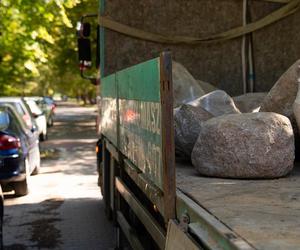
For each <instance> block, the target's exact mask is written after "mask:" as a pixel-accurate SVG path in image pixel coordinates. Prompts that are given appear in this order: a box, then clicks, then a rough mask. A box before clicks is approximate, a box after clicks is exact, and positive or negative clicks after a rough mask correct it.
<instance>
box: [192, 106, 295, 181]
mask: <svg viewBox="0 0 300 250" xmlns="http://www.w3.org/2000/svg"><path fill="white" fill-rule="evenodd" d="M294 158H295V152H294V135H293V130H292V127H291V123H290V121H289V119H288V118H287V117H284V116H282V115H279V114H275V113H260V112H259V113H246V114H234V115H224V116H220V117H216V118H212V119H210V120H208V121H206V122H204V123H203V124H202V126H201V131H200V134H199V137H198V139H197V142H196V143H195V146H194V149H193V152H192V163H193V165H194V166H195V168H196V170H197V171H198V172H199V173H200V174H203V175H207V176H215V177H229V178H276V177H281V176H284V175H286V174H288V173H289V172H290V171H291V170H292V168H293V163H294Z"/></svg>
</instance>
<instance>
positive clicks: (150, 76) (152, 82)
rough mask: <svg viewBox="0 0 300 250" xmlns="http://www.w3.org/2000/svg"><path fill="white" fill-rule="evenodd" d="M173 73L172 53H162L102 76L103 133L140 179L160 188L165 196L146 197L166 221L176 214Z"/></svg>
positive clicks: (155, 187)
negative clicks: (135, 170)
mask: <svg viewBox="0 0 300 250" xmlns="http://www.w3.org/2000/svg"><path fill="white" fill-rule="evenodd" d="M171 71H172V68H171V56H170V54H169V53H163V54H162V55H161V56H160V57H158V58H155V59H152V60H149V61H147V62H144V63H141V64H138V65H135V66H133V67H130V68H127V69H124V70H122V71H119V72H117V73H115V74H112V75H109V76H107V77H105V78H103V79H102V80H101V97H102V123H101V126H102V134H103V135H104V136H105V137H106V138H107V139H108V140H109V141H111V143H112V144H113V145H114V146H115V147H116V148H117V149H118V150H119V151H120V152H121V153H122V154H123V155H124V156H125V158H126V159H127V160H128V161H129V163H130V164H131V165H133V166H134V167H135V168H136V169H137V170H138V173H139V175H138V177H141V178H142V179H143V180H146V181H145V182H146V183H147V184H148V185H150V186H151V187H152V189H153V190H160V191H159V192H156V193H160V194H161V197H154V199H152V198H153V196H156V194H155V195H153V194H152V195H151V194H149V193H147V192H146V195H148V196H149V199H150V200H151V201H152V202H153V203H154V205H157V207H158V209H159V210H160V212H161V214H162V215H164V217H165V219H168V218H170V217H174V216H175V164H174V141H173V94H172V78H171V75H172V74H171ZM142 189H143V188H142ZM158 196H159V195H158ZM156 198H157V199H156ZM159 200H163V201H162V202H160V201H159ZM156 201H157V202H156ZM163 203H164V204H163ZM166 204H168V205H166ZM166 207H170V208H169V209H166ZM170 210H172V211H173V212H171V211H170ZM167 214H168V215H167ZM171 214H173V215H171Z"/></svg>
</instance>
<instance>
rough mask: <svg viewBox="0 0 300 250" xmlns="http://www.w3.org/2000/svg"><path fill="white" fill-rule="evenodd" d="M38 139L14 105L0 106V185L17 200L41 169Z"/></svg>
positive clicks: (25, 191)
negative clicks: (31, 178) (7, 188)
mask: <svg viewBox="0 0 300 250" xmlns="http://www.w3.org/2000/svg"><path fill="white" fill-rule="evenodd" d="M38 139H39V138H38V135H37V133H35V132H33V131H32V130H31V129H30V128H29V127H28V126H27V125H26V123H25V122H24V120H23V119H22V117H21V116H20V115H19V114H18V112H17V111H16V110H15V108H14V106H13V105H11V104H3V103H1V104H0V184H1V186H2V187H3V188H4V189H5V187H7V186H9V187H12V188H13V189H14V191H15V195H17V196H22V195H26V194H27V193H28V189H29V188H28V183H29V178H30V175H31V174H37V173H38V171H39V169H40V151H39V140H38Z"/></svg>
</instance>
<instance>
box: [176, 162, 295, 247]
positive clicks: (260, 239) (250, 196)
mask: <svg viewBox="0 0 300 250" xmlns="http://www.w3.org/2000/svg"><path fill="white" fill-rule="evenodd" d="M176 165H177V166H176V172H177V178H176V182H177V188H178V189H180V190H181V191H182V192H183V193H185V194H186V195H187V196H188V197H190V198H191V199H193V200H194V201H195V202H196V203H198V204H199V205H200V206H202V207H203V208H204V209H205V210H207V211H208V212H209V213H211V214H212V215H213V216H215V217H216V218H217V219H218V220H220V221H221V222H222V223H224V224H225V225H227V226H228V227H229V228H230V229H231V230H233V231H234V232H235V233H236V234H238V235H239V236H241V237H242V238H243V239H244V240H245V241H247V242H248V243H249V244H250V245H252V246H253V247H254V248H257V249H272V250H274V249H284V250H286V249H300V165H299V164H296V166H295V168H294V170H293V172H292V173H291V174H290V175H289V176H287V177H285V178H280V179H273V180H236V179H221V178H209V177H203V176H200V175H199V174H197V172H196V170H195V169H194V168H193V167H192V166H191V165H188V164H182V163H177V164H176Z"/></svg>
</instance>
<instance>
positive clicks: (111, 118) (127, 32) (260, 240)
mask: <svg viewBox="0 0 300 250" xmlns="http://www.w3.org/2000/svg"><path fill="white" fill-rule="evenodd" d="M142 2H143V3H142ZM199 2H201V3H199ZM208 2H210V1H187V2H184V3H183V2H181V1H154V2H153V1H150V0H149V1H141V2H138V3H137V2H135V1H107V2H105V1H104V0H100V8H99V13H98V14H97V18H98V22H99V30H98V31H99V32H98V33H99V38H98V39H97V41H98V42H99V44H98V51H97V54H98V56H99V59H100V65H99V71H100V74H99V78H98V79H97V80H95V81H93V82H94V83H98V88H99V96H100V98H99V99H98V106H99V117H100V120H99V140H98V142H97V165H98V172H99V185H100V186H101V191H102V195H103V198H104V202H105V209H106V214H107V216H108V218H110V219H112V221H113V223H114V225H115V226H116V229H117V230H116V231H117V247H118V248H119V249H122V248H123V247H124V246H126V244H130V246H131V247H132V248H133V249H272V250H273V249H285V250H286V249H300V230H299V229H300V171H299V166H297V165H299V164H298V163H295V168H294V170H293V171H292V173H291V174H290V175H288V176H287V177H284V178H280V179H273V180H237V179H222V178H208V177H203V176H200V175H199V174H197V172H196V170H195V169H194V168H193V166H192V165H191V164H190V163H186V162H181V161H176V160H175V149H174V148H175V147H174V125H173V82H172V61H173V58H172V57H176V59H177V60H180V59H182V60H183V61H185V62H186V64H187V65H193V66H191V68H193V67H194V66H195V65H194V63H195V62H196V61H197V60H199V57H201V56H202V57H206V60H205V62H203V63H202V61H201V62H200V63H199V64H200V65H199V66H198V67H199V68H201V65H202V69H200V70H199V71H200V74H202V75H203V80H208V81H209V80H210V79H213V78H214V77H215V79H223V78H224V76H225V75H227V76H228V74H229V76H228V79H229V80H224V86H223V87H226V86H227V87H228V91H229V92H231V93H237V92H239V91H242V90H243V89H244V90H249V89H250V90H251V89H252V91H253V90H264V89H260V88H263V87H264V88H265V89H267V88H270V83H269V85H265V86H263V87H262V86H260V85H258V84H256V85H255V83H254V81H253V76H251V75H250V76H249V75H248V77H246V78H247V79H246V82H245V84H246V85H243V84H236V85H237V86H229V85H228V82H227V81H231V79H233V78H235V79H239V80H241V79H244V80H245V78H244V76H245V75H244V73H245V72H244V71H243V70H237V71H236V72H233V71H228V70H227V69H228V65H225V64H226V62H232V65H231V66H232V67H233V68H237V67H238V66H241V64H238V63H237V62H238V61H239V60H240V59H241V57H242V58H244V59H245V58H246V59H247V60H246V61H247V67H246V69H247V70H246V71H247V72H248V73H249V72H252V73H253V69H254V67H253V65H254V66H255V65H256V66H257V67H256V68H257V71H256V74H258V76H257V79H256V80H258V79H267V78H268V79H269V78H271V80H273V79H274V78H275V77H277V76H278V74H280V73H282V72H283V70H284V69H286V68H287V66H288V64H289V63H290V62H292V61H295V60H294V59H297V58H295V57H296V55H294V54H295V53H294V52H293V51H299V46H298V45H297V43H295V42H294V41H291V38H290V37H286V38H282V37H281V38H280V39H279V40H276V39H277V38H276V39H275V40H276V41H274V43H276V42H277V45H278V46H280V45H281V44H286V43H287V41H289V42H290V47H289V48H285V54H284V55H283V54H280V53H279V51H274V54H276V53H277V54H276V55H277V59H278V60H279V61H278V60H277V61H270V62H269V63H270V65H265V66H264V69H265V70H266V69H268V67H269V66H270V67H272V68H273V69H280V70H278V71H279V72H277V71H276V73H274V72H264V71H263V70H262V69H260V68H258V66H261V65H263V64H262V62H267V61H268V60H269V57H268V55H267V53H266V54H265V55H263V56H261V57H260V58H259V59H258V60H257V61H256V62H255V61H254V64H253V60H252V59H253V54H251V53H253V50H255V48H256V49H257V48H260V49H262V48H266V45H257V47H255V39H257V37H264V36H265V33H267V34H268V32H274V30H272V28H271V27H272V25H275V27H274V29H275V30H278V27H280V28H282V26H281V24H280V22H279V24H278V23H275V24H272V25H271V24H270V25H271V26H268V27H267V28H268V29H269V30H267V31H261V29H263V28H264V27H265V26H263V27H260V26H259V25H258V26H259V27H260V28H259V29H258V31H257V30H252V29H251V27H250V28H249V25H248V24H247V23H246V24H245V23H244V24H243V25H244V26H243V27H241V29H242V31H243V32H240V33H239V34H238V35H237V36H234V37H231V38H228V40H227V39H225V40H226V41H225V42H224V43H225V45H224V43H223V41H222V39H221V41H219V40H218V36H213V38H212V39H215V40H217V44H211V43H208V44H207V43H206V42H207V41H206V42H205V41H204V42H203V43H202V42H200V43H199V44H200V45H197V42H196V41H195V39H193V38H190V37H189V36H185V37H178V36H173V37H170V36H164V37H163V36H160V35H158V34H157V33H155V34H153V35H151V34H149V33H147V32H144V30H145V29H147V28H148V29H149V27H151V28H152V29H154V30H155V31H157V32H159V29H160V28H159V27H158V26H159V25H164V24H166V23H167V24H168V25H169V26H170V27H171V28H170V27H169V28H166V27H163V28H161V30H163V31H164V33H167V34H169V33H168V32H171V31H172V28H174V30H173V31H174V32H179V31H181V34H186V30H182V27H187V30H188V32H190V31H191V30H195V29H196V28H197V25H199V24H202V22H204V21H205V20H203V19H201V18H200V19H201V20H199V16H198V17H195V20H194V21H195V25H194V26H193V27H192V28H191V27H189V26H186V25H187V23H189V24H190V26H191V22H189V21H186V20H185V23H184V24H182V25H183V26H182V25H179V23H180V21H182V18H181V16H180V15H179V16H178V17H177V19H176V18H175V17H176V15H178V14H182V12H184V13H186V12H185V11H187V10H189V11H192V12H193V11H194V12H195V11H197V10H198V11H200V12H201V11H202V12H201V13H204V14H205V13H206V12H207V10H208V9H209V7H211V8H212V7H213V6H218V4H220V5H221V7H223V11H224V13H227V15H229V13H230V10H231V13H230V14H232V15H234V13H240V11H241V9H239V8H237V7H242V4H243V3H242V2H243V1H233V0H228V1H227V0H226V1H224V2H223V1H219V2H218V1H211V2H210V3H208ZM253 2H254V4H255V6H254V7H255V9H256V10H258V9H260V11H261V12H264V13H265V12H267V11H270V9H271V10H274V9H275V10H274V11H275V12H276V11H278V10H281V9H282V8H285V7H286V6H287V5H288V4H290V3H292V2H293V3H296V2H295V1H268V3H266V1H253ZM257 2H258V3H257ZM262 2H263V3H262ZM269 2H273V3H269ZM274 2H277V3H274ZM278 2H280V3H278ZM134 4H136V5H137V6H135V5H134ZM268 4H270V5H271V7H272V8H269V5H268ZM165 5H166V6H165ZM126 7H127V8H126ZM154 7H155V8H157V9H153V8H154ZM195 7H197V8H198V9H197V10H196V8H195ZM234 7H235V8H236V9H235V8H234ZM244 7H245V5H244ZM262 7H264V8H265V9H264V10H261V8H262ZM297 7H299V6H298V5H297ZM139 8H143V9H139ZM219 9H220V6H219V7H218V8H217V7H216V8H215V10H219ZM170 10H172V11H170ZM297 10H298V9H297ZM297 10H296V11H294V12H293V13H289V12H285V13H286V16H289V17H288V18H289V19H288V20H289V22H290V25H291V26H293V25H294V26H295V22H294V21H295V20H296V18H295V17H293V15H296V16H299V14H298V12H297ZM176 12H177V13H176ZM113 13H114V14H113ZM146 13H147V14H151V13H152V14H153V13H156V15H154V14H153V15H152V16H150V17H149V16H148V17H147V15H146ZM222 13H223V12H222ZM276 13H277V12H276ZM294 13H296V14H294ZM190 14H191V13H190V12H188V14H186V15H187V16H189V15H190ZM273 14H274V13H273ZM157 15H158V16H159V17H157ZM210 15H211V13H206V17H207V18H210ZM90 16H91V15H90ZM111 16H113V17H114V19H116V20H117V21H115V20H112V19H107V18H108V17H109V18H110V17H111ZM273 16H274V15H273ZM105 18H106V19H105ZM291 18H295V19H291ZM149 19H151V20H150V21H149V22H150V23H151V24H153V23H156V24H157V26H155V25H150V26H147V23H146V21H145V20H149ZM262 19H263V18H262ZM170 20H173V22H175V23H172V24H171V23H170ZM278 20H280V19H278ZM177 21H178V22H177ZM200 21H201V22H200ZM240 21H241V20H240V19H239V22H240ZM258 21H260V20H258ZM284 21H285V20H283V22H284ZM121 22H123V23H121ZM124 22H125V23H126V24H124ZM221 22H222V20H221V19H218V20H216V23H217V24H220V23H221ZM223 22H224V19H223ZM228 22H229V23H230V24H231V25H229V26H232V25H233V26H234V25H235V24H234V22H235V21H234V20H233V19H231V18H229V19H228ZM122 25H123V26H122ZM224 25H225V26H226V25H227V26H228V24H224ZM224 25H223V26H224ZM276 25H277V26H276ZM133 26H134V28H133ZM195 26H196V27H195ZM250 26H251V23H250ZM294 26H293V27H294ZM137 27H138V28H137ZM201 27H202V26H201ZM293 27H290V28H291V29H292V28H293ZM229 28H230V27H229ZM294 28H295V27H294ZM270 29H271V30H270ZM163 31H161V32H163ZM244 31H245V32H244ZM143 32H144V33H143ZM236 32H237V31H236V30H235V32H232V33H234V34H235V33H236ZM252 35H253V36H254V37H252ZM255 35H256V37H255ZM298 35H299V34H297V36H298ZM273 38H274V37H273ZM231 39H233V40H231ZM245 39H246V40H245ZM200 40H201V39H198V41H200ZM202 40H205V39H202ZM202 40H201V41H202ZM188 41H189V42H188ZM191 41H194V43H195V44H194V43H193V42H191ZM245 41H246V42H245ZM247 41H248V42H247ZM220 43H221V44H220ZM245 44H248V45H247V46H246V47H245V46H244V45H245ZM240 45H242V46H243V48H246V49H247V53H245V50H242V51H240V50H239V52H237V54H238V55H235V54H232V53H233V52H234V51H235V50H229V49H228V48H231V49H232V48H235V47H239V48H240ZM195 46H196V47H195ZM199 46H200V48H199ZM251 46H252V47H251ZM269 46H271V47H274V46H275V45H274V44H273V43H272V44H270V45H269ZM253 48H254V49H253ZM209 49H211V51H214V52H215V55H219V56H220V54H221V52H222V51H223V53H224V56H225V55H226V53H227V56H228V53H229V55H231V54H232V56H231V57H230V58H229V59H224V58H223V57H222V58H220V57H219V58H218V59H216V60H215V61H213V60H212V59H210V61H207V60H208V55H207V52H206V51H204V52H203V51H202V50H209ZM291 50H292V51H291ZM159 51H160V52H161V51H163V52H161V53H160V54H159V53H158V52H159ZM193 51H195V55H194V54H193V53H191V52H193ZM197 51H200V52H199V53H200V55H197V53H196V52H197ZM201 51H202V52H201ZM154 54H157V55H158V56H153V55H154ZM242 55H243V56H242ZM287 55H289V60H287V59H284V58H285V57H287ZM209 56H210V55H209ZM240 56H241V57H240ZM251 58H252V59H251ZM254 58H255V57H254ZM260 61H262V62H260ZM217 62H219V64H218V63H217ZM244 62H245V60H244ZM236 64H238V66H237V65H236ZM251 64H252V66H251ZM209 65H211V66H212V68H214V70H217V71H215V72H216V73H215V75H216V76H214V73H212V72H211V71H210V69H209V68H208V67H209ZM203 68H204V69H203ZM251 68H252V69H251ZM221 69H223V70H221ZM193 70H194V71H195V68H194V69H193ZM224 71H226V72H224ZM274 74H275V76H274ZM270 75H271V77H268V76H270ZM224 79H225V78H224ZM271 80H268V81H269V82H271ZM236 82H237V81H236ZM241 82H242V81H241ZM265 84H266V83H265ZM219 87H222V86H219Z"/></svg>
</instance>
